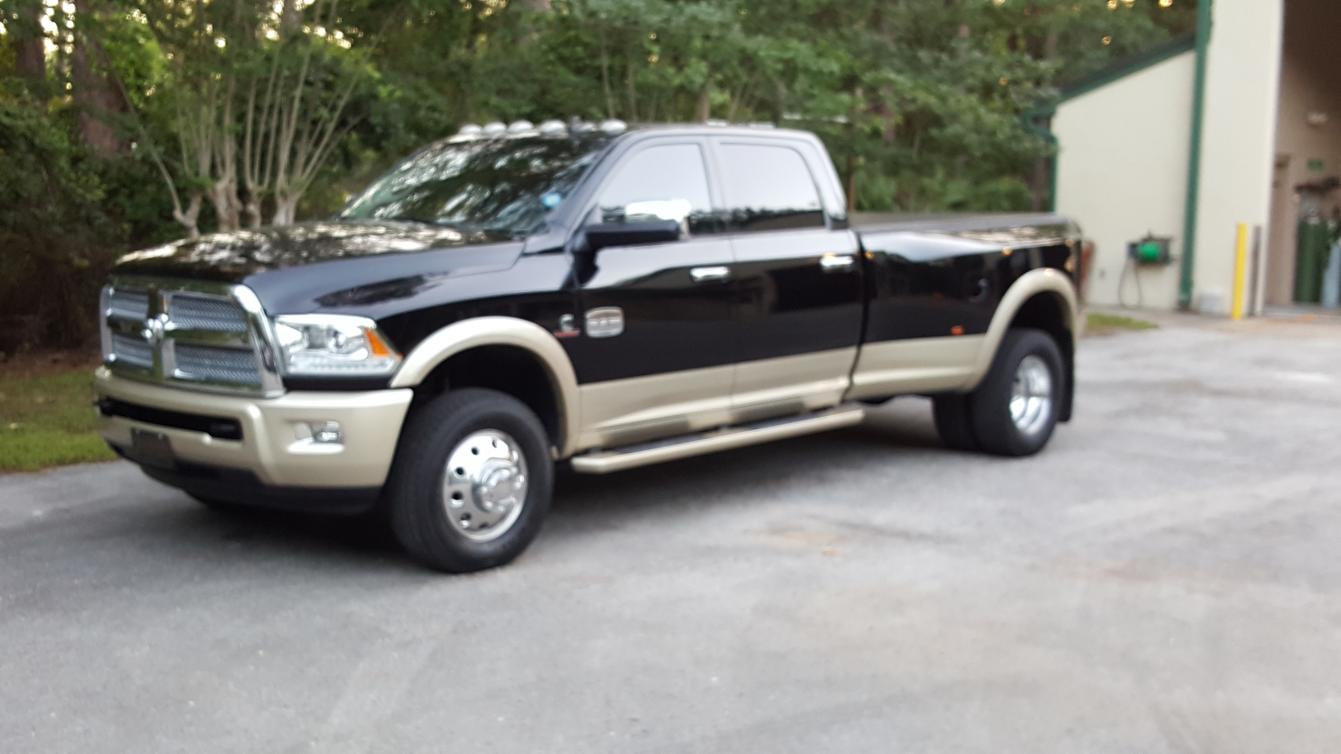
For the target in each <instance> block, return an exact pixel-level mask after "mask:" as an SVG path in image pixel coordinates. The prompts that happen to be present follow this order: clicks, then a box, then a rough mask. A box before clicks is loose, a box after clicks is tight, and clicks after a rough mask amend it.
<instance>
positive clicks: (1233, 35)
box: [1189, 0, 1283, 314]
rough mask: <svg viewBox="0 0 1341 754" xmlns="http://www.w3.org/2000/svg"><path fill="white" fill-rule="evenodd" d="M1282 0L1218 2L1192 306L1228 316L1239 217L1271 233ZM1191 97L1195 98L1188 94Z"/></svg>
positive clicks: (1209, 73) (1209, 58) (1208, 70)
mask: <svg viewBox="0 0 1341 754" xmlns="http://www.w3.org/2000/svg"><path fill="white" fill-rule="evenodd" d="M1281 4H1282V0H1216V1H1215V3H1214V4H1213V13H1214V23H1213V25H1212V30H1211V45H1210V49H1209V51H1208V55H1207V67H1206V102H1205V108H1206V109H1205V133H1204V135H1203V138H1202V151H1201V201H1200V202H1199V205H1200V206H1199V208H1198V216H1197V240H1196V266H1195V268H1194V270H1193V281H1194V286H1193V306H1194V307H1195V308H1197V309H1199V310H1201V311H1204V312H1207V313H1214V314H1228V313H1229V306H1230V291H1231V290H1232V285H1233V278H1234V246H1235V232H1236V224H1237V223H1249V224H1251V225H1257V226H1261V227H1262V228H1263V231H1264V233H1268V232H1269V226H1268V218H1269V215H1270V204H1271V174H1272V169H1273V162H1274V156H1275V129H1276V102H1277V91H1278V84H1279V76H1280V53H1281V28H1282V19H1283V13H1282V5H1281ZM1189 102H1190V100H1189Z"/></svg>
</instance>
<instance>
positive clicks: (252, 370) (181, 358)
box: [173, 343, 261, 387]
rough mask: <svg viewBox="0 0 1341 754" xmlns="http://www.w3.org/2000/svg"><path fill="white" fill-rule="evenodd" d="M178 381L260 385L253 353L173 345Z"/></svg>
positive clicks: (230, 349)
mask: <svg viewBox="0 0 1341 754" xmlns="http://www.w3.org/2000/svg"><path fill="white" fill-rule="evenodd" d="M173 356H174V357H175V359H174V360H175V362H176V364H175V366H176V371H175V372H174V375H173V376H174V377H176V378H177V379H179V380H192V381H197V382H214V383H228V384H235V385H254V386H256V387H260V385H261V370H260V369H258V368H257V366H256V353H255V352H254V351H251V350H242V349H237V348H216V347H213V346H190V345H187V344H185V343H177V344H175V345H174V348H173Z"/></svg>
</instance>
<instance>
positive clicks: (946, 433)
mask: <svg viewBox="0 0 1341 754" xmlns="http://www.w3.org/2000/svg"><path fill="white" fill-rule="evenodd" d="M931 412H932V415H933V416H934V417H935V418H936V433H937V434H939V435H940V436H941V442H942V443H944V444H945V447H947V448H949V449H951V450H963V451H968V452H973V451H976V450H978V439H977V438H976V437H974V436H973V419H972V417H971V416H970V414H969V396H967V395H960V394H953V393H952V394H946V395H934V396H932V397H931Z"/></svg>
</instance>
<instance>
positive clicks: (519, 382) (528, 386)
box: [415, 346, 563, 447]
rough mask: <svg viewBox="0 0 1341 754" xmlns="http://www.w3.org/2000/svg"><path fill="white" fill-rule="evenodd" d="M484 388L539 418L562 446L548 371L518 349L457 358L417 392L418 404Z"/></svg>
mask: <svg viewBox="0 0 1341 754" xmlns="http://www.w3.org/2000/svg"><path fill="white" fill-rule="evenodd" d="M463 387H481V388H488V389H490V390H497V391H499V392H501V393H507V394H508V395H511V396H512V397H513V398H516V399H517V400H519V401H521V402H522V403H525V404H526V406H527V407H528V408H530V409H531V410H532V411H534V412H535V415H536V416H537V417H539V419H540V423H541V424H543V425H544V426H545V433H546V434H547V435H549V441H550V444H551V445H553V446H554V447H562V445H563V437H562V434H563V422H562V421H561V419H560V412H559V401H558V397H557V395H556V392H555V388H554V383H553V381H552V380H551V379H550V375H549V371H548V370H547V369H546V368H545V365H544V363H543V362H542V361H541V360H540V358H539V357H537V356H536V355H535V354H533V353H531V352H530V351H527V350H526V349H524V348H518V347H516V346H480V347H478V348H471V349H469V350H466V351H462V352H461V353H458V354H454V355H452V356H451V357H450V358H448V359H447V360H446V361H444V362H442V363H441V364H439V365H438V366H436V367H434V369H433V371H432V372H430V373H429V374H428V376H427V377H425V378H424V380H423V382H421V383H419V385H418V386H417V387H416V388H415V404H418V403H421V402H423V401H427V400H432V399H433V398H435V397H437V396H439V395H441V394H442V393H444V392H446V391H447V390H451V389H454V388H463Z"/></svg>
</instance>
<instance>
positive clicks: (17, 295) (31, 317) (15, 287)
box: [0, 93, 123, 352]
mask: <svg viewBox="0 0 1341 754" xmlns="http://www.w3.org/2000/svg"><path fill="white" fill-rule="evenodd" d="M98 174H99V171H98V169H97V166H96V165H95V164H93V161H92V160H91V158H90V157H89V156H88V155H87V154H86V153H85V152H84V151H83V150H82V149H81V148H79V147H77V146H75V145H74V144H73V143H72V142H71V140H70V138H69V128H68V127H67V125H66V124H63V123H61V122H60V121H59V119H57V118H55V117H53V116H51V115H50V114H48V113H46V112H45V111H44V110H43V109H41V108H40V107H38V106H35V105H34V104H33V103H31V102H26V101H24V100H23V99H22V98H20V97H15V96H7V95H5V94H4V93H0V351H6V352H13V351H17V350H24V349H27V348H33V347H44V348H46V347H69V346H80V345H85V344H87V343H89V342H90V341H92V340H93V339H94V338H95V337H96V332H97V327H96V324H97V323H96V320H95V317H94V310H95V309H96V304H95V302H96V301H97V290H98V287H99V284H100V282H101V280H102V279H103V277H104V275H105V274H106V271H107V268H108V266H109V265H110V263H111V261H112V260H113V259H114V258H115V257H116V255H117V253H118V252H119V251H120V249H121V239H122V235H123V234H122V232H121V229H120V228H118V227H117V226H116V224H115V223H113V222H112V221H111V220H110V219H109V217H108V216H107V214H106V212H105V211H104V210H103V209H102V208H101V202H102V201H103V199H104V196H105V194H104V191H103V186H102V183H101V181H100V180H99V178H98Z"/></svg>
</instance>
